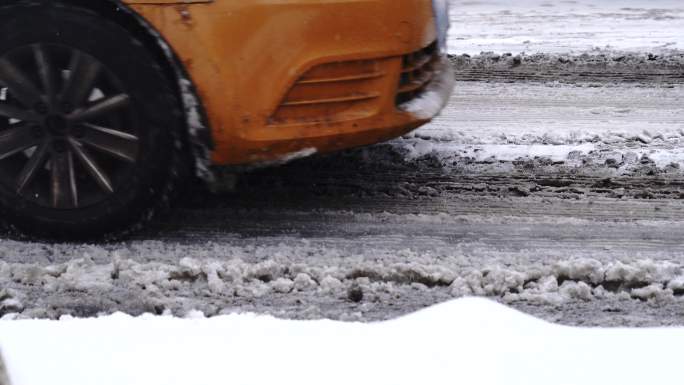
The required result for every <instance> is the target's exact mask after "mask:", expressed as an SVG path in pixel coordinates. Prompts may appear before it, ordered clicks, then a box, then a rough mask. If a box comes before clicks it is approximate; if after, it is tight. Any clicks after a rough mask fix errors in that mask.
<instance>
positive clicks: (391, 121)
mask: <svg viewBox="0 0 684 385" xmlns="http://www.w3.org/2000/svg"><path fill="white" fill-rule="evenodd" d="M0 4H1V5H0V87H1V88H0V210H1V212H0V214H1V215H2V216H3V218H4V220H5V222H6V223H8V224H9V225H10V226H12V227H13V228H14V229H16V230H18V231H19V232H21V233H24V234H30V235H36V236H39V237H50V238H56V237H59V238H69V239H84V238H93V237H101V236H107V235H110V236H111V235H120V234H122V233H126V232H128V231H131V230H134V229H136V228H138V227H139V226H140V225H141V224H142V223H143V222H145V221H146V220H148V219H149V218H151V217H153V215H154V213H155V212H157V211H159V210H160V209H161V208H163V207H165V206H167V205H168V201H169V197H170V196H171V195H172V192H173V191H174V190H175V188H176V186H177V185H178V184H179V183H182V182H183V180H188V179H190V178H192V177H193V175H192V173H194V174H196V175H197V176H199V177H200V178H201V179H203V180H205V181H207V182H211V181H212V178H213V176H212V174H213V172H212V170H214V169H215V168H216V167H224V166H238V165H260V164H271V163H278V162H283V161H287V160H291V159H294V158H297V157H302V156H307V155H310V154H313V153H317V152H330V151H335V150H340V149H345V148H350V147H354V146H362V145H368V144H372V143H377V142H379V141H383V140H387V139H390V138H394V137H396V136H399V135H401V134H403V133H406V132H408V131H410V130H413V129H415V128H416V127H418V126H420V125H422V124H425V123H426V122H428V121H429V120H430V119H432V118H433V117H434V116H435V115H437V114H438V113H439V111H440V110H441V109H442V108H443V106H444V104H445V103H446V101H447V99H448V96H449V94H450V93H451V90H452V88H453V74H452V72H451V71H450V70H449V68H448V66H447V65H446V61H445V52H444V47H445V43H446V42H445V40H446V33H447V28H448V16H447V15H448V11H447V0H277V1H273V0H175V1H174V0H127V1H117V0H44V1H40V0H25V1H23V0H16V1H3V2H0Z"/></svg>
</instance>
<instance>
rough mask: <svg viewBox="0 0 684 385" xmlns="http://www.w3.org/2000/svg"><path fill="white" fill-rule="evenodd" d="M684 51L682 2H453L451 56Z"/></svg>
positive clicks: (507, 0) (643, 0)
mask: <svg viewBox="0 0 684 385" xmlns="http://www.w3.org/2000/svg"><path fill="white" fill-rule="evenodd" d="M596 48H598V49H611V50H622V51H632V52H660V51H664V50H672V49H684V3H682V2H681V1H680V0H565V1H562V0H561V1H559V0H515V1H513V0H476V1H470V0H467V1H466V0H453V1H452V29H451V32H450V39H449V51H450V52H451V53H454V54H464V53H465V54H470V55H476V54H479V53H481V52H495V53H499V54H503V53H512V54H514V55H515V54H518V53H522V52H526V53H537V52H542V53H546V54H550V53H568V52H574V53H581V52H586V51H591V50H593V49H596Z"/></svg>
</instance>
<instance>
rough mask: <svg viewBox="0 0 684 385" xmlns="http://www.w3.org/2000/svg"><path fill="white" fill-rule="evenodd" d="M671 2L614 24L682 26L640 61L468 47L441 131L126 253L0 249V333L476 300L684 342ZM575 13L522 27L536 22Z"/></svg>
mask: <svg viewBox="0 0 684 385" xmlns="http://www.w3.org/2000/svg"><path fill="white" fill-rule="evenodd" d="M526 1H527V0H526ZM530 1H531V0H530ZM663 2H664V0H659V1H657V2H653V3H649V4H653V5H652V6H653V7H656V6H657V5H658V4H661V3H663ZM522 3H525V2H522ZM522 3H521V4H522ZM472 4H473V5H467V4H465V3H463V4H461V7H460V8H455V9H459V10H460V11H462V12H466V14H468V15H470V16H473V15H480V16H477V17H480V19H478V18H477V17H475V16H473V17H474V18H473V19H472V20H474V21H473V22H474V23H476V22H477V20H481V21H482V22H484V21H486V20H490V19H491V18H492V17H493V16H492V12H494V13H500V11H501V10H495V9H494V8H491V9H489V8H487V7H489V5H487V4H484V3H482V4H478V3H477V2H475V3H472ZM488 4H489V3H488ZM526 4H527V3H526ZM535 4H536V3H535ZM559 4H561V3H559ZM562 4H565V6H567V7H573V5H572V4H579V5H578V7H579V6H582V7H584V5H582V4H585V5H586V2H585V1H580V2H577V3H570V2H564V3H562ZM601 4H604V5H606V4H608V5H606V6H610V4H612V3H611V2H602V3H601ZM642 4H643V3H642ZM678 4H679V3H678V2H677V3H676V4H674V5H672V4H670V8H667V9H671V10H670V11H667V12H664V13H662V12H661V13H660V14H659V13H657V12H656V13H653V12H650V11H648V10H646V11H642V10H636V11H632V10H620V9H617V10H616V11H615V13H610V12H608V13H607V14H608V15H613V14H616V15H618V16H615V17H613V16H607V17H609V18H610V19H611V20H613V19H616V20H617V19H620V20H622V21H621V22H622V23H623V25H627V24H629V23H632V22H634V23H637V24H638V25H637V26H635V27H634V28H636V29H635V30H636V31H641V30H643V29H639V28H646V27H645V26H646V25H652V26H655V27H657V28H660V26H661V23H663V22H664V23H669V24H667V25H668V26H670V27H668V28H665V29H662V30H661V32H662V33H661V34H659V35H657V36H656V37H654V38H653V39H654V40H653V41H651V42H650V43H648V44H645V45H644V44H642V43H643V42H636V43H635V41H636V40H629V39H627V38H629V36H632V38H636V36H637V34H636V33H635V34H632V35H630V34H629V33H626V34H625V35H624V36H625V37H626V40H624V41H623V42H622V43H621V44H622V45H620V46H618V47H617V48H619V49H620V51H618V50H616V49H614V48H607V49H606V48H605V47H602V48H601V50H594V49H593V46H592V47H591V48H587V47H585V46H584V45H583V44H584V43H582V40H581V39H579V40H572V39H570V38H569V37H568V36H570V35H567V36H565V35H562V34H561V33H560V32H558V33H557V35H558V39H557V40H558V41H561V42H570V41H577V42H579V43H577V44H578V45H577V46H576V47H571V48H568V49H565V50H561V49H555V48H553V47H552V46H553V44H551V43H548V44H547V43H543V44H539V47H540V48H539V49H540V50H541V49H543V50H547V51H548V52H545V53H540V54H537V53H535V52H533V50H527V49H526V53H522V52H521V51H522V50H516V49H514V48H515V44H513V45H505V46H503V45H502V46H500V47H498V48H496V47H493V46H488V45H487V44H489V43H487V42H486V41H485V40H486V39H484V38H483V39H484V40H478V39H479V38H476V37H472V36H471V37H466V38H467V39H468V40H456V43H457V44H463V45H462V46H460V47H461V48H458V47H459V46H458V45H456V46H455V45H453V42H452V46H451V47H452V52H453V54H454V56H453V58H452V59H453V61H454V63H455V70H456V73H457V77H458V78H459V79H460V81H459V82H458V83H457V86H456V94H455V95H454V97H453V98H452V100H451V103H450V104H449V106H448V107H447V109H446V111H445V112H444V114H443V116H442V117H441V118H440V119H438V120H437V121H435V122H434V123H433V124H431V125H429V126H427V127H424V128H422V129H420V130H418V131H416V132H415V133H413V134H410V135H407V136H405V137H403V138H399V139H397V140H394V141H392V142H390V143H386V144H381V145H377V146H373V147H369V148H365V149H358V150H352V151H347V152H344V153H340V154H334V155H329V156H317V157H314V158H311V159H303V160H298V161H296V162H293V163H292V164H289V165H286V166H283V167H280V168H276V169H268V170H261V171H255V172H253V173H251V174H248V175H246V176H244V177H243V178H242V179H241V180H240V182H239V186H238V187H239V190H238V191H239V192H237V193H233V194H224V195H218V196H214V195H208V194H206V193H197V194H195V195H194V196H193V197H191V199H189V200H187V201H185V202H183V204H182V206H181V207H179V208H178V210H177V211H176V212H175V213H174V215H172V216H171V217H170V218H167V219H165V220H160V221H159V222H157V223H156V224H154V226H153V227H152V228H151V229H150V230H149V231H148V232H146V233H144V234H141V235H139V236H138V237H137V238H136V239H132V240H130V241H128V242H122V243H114V244H102V245H82V244H76V245H69V244H44V243H31V242H22V241H16V240H10V239H6V240H3V241H2V243H0V317H4V318H7V319H15V318H31V317H48V318H58V317H59V316H61V315H64V314H72V315H75V316H93V315H97V314H100V313H106V314H108V313H111V312H114V311H119V310H120V311H125V312H127V313H130V314H134V315H137V314H141V313H144V312H152V313H163V312H167V311H171V312H173V313H174V314H177V315H184V314H186V313H188V312H190V311H191V310H194V309H198V310H201V311H203V312H204V313H205V314H207V315H216V314H222V313H231V312H235V311H254V312H257V313H268V314H273V315H276V316H279V317H285V318H297V319H312V318H322V317H327V318H333V319H341V320H380V319H389V318H393V317H395V316H398V315H403V314H406V313H408V312H411V311H414V310H417V309H421V308H423V307H425V306H428V305H432V304H435V303H439V302H443V301H446V300H449V299H452V298H456V297H460V296H464V295H483V296H487V297H489V298H492V299H495V300H497V301H500V302H502V303H505V304H508V305H510V306H513V307H515V308H517V309H520V310H523V311H526V312H528V313H531V314H533V315H536V316H540V317H542V318H544V319H546V320H550V321H554V322H560V323H564V324H569V325H609V326H614V325H638V326H643V325H682V324H684V245H683V243H682V239H684V226H683V225H684V223H683V222H682V221H683V220H684V219H682V218H684V215H683V214H684V205H682V199H684V190H683V186H684V175H683V173H682V166H683V164H682V163H684V151H683V150H682V140H684V125H683V123H682V122H684V104H683V103H682V100H683V99H684V85H682V84H681V83H682V82H681V74H682V73H684V70H683V68H682V55H681V54H680V53H679V52H678V51H676V49H681V48H682V47H679V46H677V45H672V44H667V42H669V41H677V39H678V37H677V36H676V34H677V33H679V32H681V30H680V29H678V28H679V27H678V25H679V24H677V23H680V20H681V12H680V11H678V10H677V9H678V8H677V7H678ZM523 5H524V4H523ZM661 5H662V4H661ZM597 6H598V5H597ZM469 7H470V8H469ZM649 7H650V6H649ZM658 7H660V6H658ZM485 8H487V9H485ZM635 8H639V7H635ZM641 8H643V7H641ZM660 8H663V9H665V8H666V7H665V5H663V6H662V7H660ZM521 9H522V8H521ZM563 9H564V8H563V7H561V5H558V4H556V5H555V6H554V7H542V6H540V7H538V8H534V9H533V10H529V9H528V11H525V12H528V14H531V15H533V16H534V17H533V18H532V19H531V20H536V21H534V23H539V25H544V24H543V23H542V22H541V21H539V20H541V19H538V17H541V18H542V19H543V18H544V17H551V18H554V17H555V16H553V14H554V13H562V12H561V11H563ZM504 10H505V9H504ZM583 10H584V11H586V12H589V11H587V10H586V9H584V8H582V9H579V10H577V11H576V12H575V11H573V12H569V13H568V14H569V15H575V16H577V15H581V14H582V12H584V11H583ZM455 12H456V11H455ZM511 12H512V11H511ZM521 12H522V11H521ZM563 12H564V11H563ZM602 13H606V12H603V11H601V8H600V7H599V8H596V9H595V10H594V11H591V12H589V16H587V17H588V18H589V19H591V20H593V19H594V18H596V17H597V16H596V15H597V14H602ZM634 13H636V14H639V15H642V16H643V17H642V16H639V17H636V19H635V18H633V17H632V16H633V15H632V14H634ZM550 14H551V16H549V15H550ZM661 14H662V15H661ZM502 15H504V16H505V14H502ZM521 15H523V14H521ZM535 15H536V16H535ZM539 15H541V16H539ZM544 15H546V16H544ZM644 15H645V16H644ZM649 15H650V16H649ZM659 15H660V16H659ZM663 15H664V16H663ZM470 16H469V17H470ZM519 16H520V15H519ZM575 16H572V17H575ZM453 17H455V18H456V20H457V22H458V17H460V16H458V15H454V16H453ZM520 17H523V16H520ZM577 17H578V18H581V17H580V16H577ZM582 17H583V16H582ZM506 18H507V17H505V18H504V19H506ZM535 18H537V19H535ZM516 23H517V22H516ZM639 23H641V24H639ZM514 24H515V23H514ZM473 25H475V24H473ZM604 25H608V24H601V28H603V26H604ZM655 27H654V28H655ZM501 28H503V29H505V28H508V27H501ZM649 28H650V27H649ZM481 30H482V31H484V29H481ZM455 31H456V33H457V34H458V35H463V33H460V32H458V28H457V29H456V30H455ZM492 31H494V32H491V31H490V32H491V33H495V32H496V30H492ZM490 32H479V33H480V34H481V33H490ZM504 32H505V31H504ZM537 32H538V33H543V32H544V31H537ZM599 32H600V31H593V32H591V34H588V35H586V36H587V37H586V41H585V42H588V41H590V40H592V39H594V37H596V36H597V34H599ZM604 32H605V31H604ZM497 33H498V32H497ZM502 33H503V32H502ZM506 33H508V32H506ZM602 33H603V32H602ZM606 33H607V32H606ZM668 34H669V35H668ZM535 36H537V37H535V38H534V39H539V41H542V42H543V41H545V40H544V38H543V36H541V35H535ZM539 36H541V37H539ZM564 36H565V37H564ZM654 36H655V35H654ZM497 39H499V40H501V36H499V37H497ZM516 39H517V37H516ZM528 39H532V38H528ZM534 39H532V40H534ZM630 39H631V38H630ZM532 40H531V41H532ZM481 41H485V43H481ZM549 41H550V40H549ZM679 41H681V40H679ZM654 42H655V43H654ZM661 42H663V44H664V45H663V46H661V44H660V43H661ZM580 43H581V44H580ZM466 44H469V46H468V47H470V48H464V47H466ZM516 44H517V43H516ZM554 44H555V43H554ZM557 46H558V47H563V46H565V45H564V43H563V44H560V43H559V44H557ZM643 46H646V48H643ZM454 47H456V48H454ZM545 47H546V48H545ZM549 47H550V48H549ZM639 47H642V48H643V49H642V50H641V51H639V49H640V48H639ZM566 48H567V47H566ZM586 49H590V50H589V51H586ZM487 50H489V51H493V53H485V54H479V52H480V51H487ZM507 52H511V55H506V53H507ZM463 53H468V54H469V56H463V55H462V54H463Z"/></svg>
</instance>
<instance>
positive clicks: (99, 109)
mask: <svg viewBox="0 0 684 385" xmlns="http://www.w3.org/2000/svg"><path fill="white" fill-rule="evenodd" d="M129 103H130V98H129V97H128V95H126V94H119V95H116V96H111V97H109V98H106V99H102V100H100V101H99V102H97V103H95V104H93V105H92V106H90V107H87V108H85V109H81V110H77V111H74V112H73V113H72V114H70V115H69V119H70V120H71V121H73V122H84V121H87V120H90V119H93V118H97V117H100V116H102V115H106V114H108V113H110V112H112V111H116V110H118V109H119V108H122V107H125V106H127V105H128V104H129Z"/></svg>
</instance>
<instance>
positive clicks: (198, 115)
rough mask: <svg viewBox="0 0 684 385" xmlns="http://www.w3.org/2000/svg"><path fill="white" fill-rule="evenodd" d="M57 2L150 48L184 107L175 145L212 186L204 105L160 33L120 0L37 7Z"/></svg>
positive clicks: (209, 137) (75, 1)
mask: <svg viewBox="0 0 684 385" xmlns="http://www.w3.org/2000/svg"><path fill="white" fill-rule="evenodd" d="M20 1H21V0H20ZM17 2H19V1H17ZM8 3H16V2H8ZM27 3H28V4H36V3H37V2H36V1H27ZM59 3H62V4H65V5H71V6H77V7H79V8H83V9H86V10H89V11H92V12H94V13H97V14H98V15H100V16H102V17H106V18H108V19H110V20H112V21H114V22H115V23H117V24H118V25H120V26H121V27H123V28H125V29H126V30H128V31H129V32H130V33H131V34H133V35H134V36H135V37H136V38H138V39H139V41H140V42H141V43H142V44H143V45H145V46H146V47H147V48H148V49H149V51H150V53H151V54H152V55H153V57H154V59H155V60H156V61H157V62H158V64H159V65H160V67H161V68H162V70H163V71H164V75H165V76H166V77H167V78H168V79H169V81H170V83H171V84H172V85H173V86H174V88H175V91H176V94H177V96H178V99H179V102H180V104H181V106H182V107H183V108H182V110H183V112H184V115H185V116H184V123H185V124H184V126H185V132H184V135H183V139H184V142H185V143H178V145H179V146H183V147H184V150H185V153H187V156H188V159H187V160H188V163H189V166H191V167H192V168H193V170H194V173H195V175H196V176H197V177H198V178H199V179H200V180H203V181H204V182H207V183H213V182H214V175H213V172H212V171H211V165H212V161H211V154H212V151H213V147H214V144H213V139H212V135H211V128H210V125H209V120H208V118H207V113H206V110H205V108H204V104H203V103H202V99H201V98H200V96H199V94H198V93H197V91H196V88H195V84H194V83H193V82H192V80H191V78H190V76H189V75H188V73H187V71H186V69H185V67H184V66H183V64H182V62H181V61H180V59H179V57H178V56H177V54H176V53H175V52H174V50H173V48H171V46H170V44H168V42H167V41H166V39H164V37H163V36H162V34H161V33H159V32H158V31H157V30H156V28H155V27H154V26H152V25H151V24H150V23H149V22H148V21H147V20H146V19H145V18H144V17H142V16H141V15H139V14H138V13H137V12H136V11H135V10H134V9H132V8H131V7H129V6H128V5H127V4H126V3H124V2H123V1H122V0H59V1H55V0H46V1H45V2H42V5H40V6H48V5H47V4H50V5H49V6H59Z"/></svg>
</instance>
